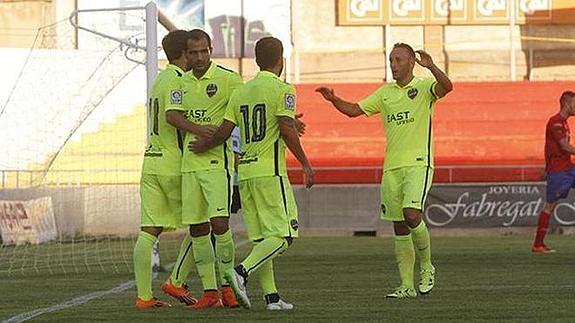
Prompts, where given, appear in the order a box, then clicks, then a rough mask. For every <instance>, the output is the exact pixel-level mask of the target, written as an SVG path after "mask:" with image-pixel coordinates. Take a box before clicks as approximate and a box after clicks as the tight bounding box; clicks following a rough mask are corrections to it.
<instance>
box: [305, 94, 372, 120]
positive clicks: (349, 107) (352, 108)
mask: <svg viewBox="0 0 575 323" xmlns="http://www.w3.org/2000/svg"><path fill="white" fill-rule="evenodd" d="M315 91H316V92H319V93H320V94H321V95H322V96H323V98H324V99H325V100H326V101H329V102H331V104H332V105H333V106H334V107H335V108H336V109H337V110H338V111H339V112H341V113H343V114H345V115H346V116H348V117H350V118H355V117H359V116H360V115H363V114H364V112H363V110H361V108H360V107H359V104H357V103H351V102H348V101H345V100H342V99H341V98H340V97H338V96H336V95H335V93H334V92H333V89H331V88H327V87H318V88H317V89H315Z"/></svg>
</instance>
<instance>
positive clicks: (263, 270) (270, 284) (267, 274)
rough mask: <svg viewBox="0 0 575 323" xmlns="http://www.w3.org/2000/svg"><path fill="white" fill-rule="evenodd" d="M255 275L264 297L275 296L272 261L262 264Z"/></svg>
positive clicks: (275, 288) (276, 290)
mask: <svg viewBox="0 0 575 323" xmlns="http://www.w3.org/2000/svg"><path fill="white" fill-rule="evenodd" d="M257 275H258V280H259V282H260V286H261V287H262V290H263V292H264V295H270V294H277V292H278V289H277V287H276V280H275V277H274V262H273V260H270V261H267V262H265V263H263V264H262V265H261V266H260V268H258V271H257Z"/></svg>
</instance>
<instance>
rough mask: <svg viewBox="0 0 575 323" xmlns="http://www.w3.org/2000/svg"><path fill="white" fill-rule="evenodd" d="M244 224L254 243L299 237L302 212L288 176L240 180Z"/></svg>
mask: <svg viewBox="0 0 575 323" xmlns="http://www.w3.org/2000/svg"><path fill="white" fill-rule="evenodd" d="M239 186H240V199H241V201H242V214H243V219H244V225H245V227H246V231H247V234H248V238H249V239H250V240H252V241H253V240H260V239H265V238H268V237H292V238H297V237H298V228H299V223H298V213H297V205H296V203H295V198H294V195H293V189H292V187H291V185H290V183H289V180H288V178H287V177H281V176H267V177H256V178H250V179H247V180H244V181H240V183H239Z"/></svg>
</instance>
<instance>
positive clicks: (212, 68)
mask: <svg viewBox="0 0 575 323" xmlns="http://www.w3.org/2000/svg"><path fill="white" fill-rule="evenodd" d="M217 67H218V64H216V63H214V62H213V61H210V67H208V70H207V71H206V73H204V75H202V77H200V78H199V79H198V78H196V76H195V75H194V72H193V71H192V70H190V71H189V72H188V73H189V74H190V76H191V77H192V78H194V79H196V80H203V79H211V78H212V77H213V76H214V72H215V71H216V68H217Z"/></svg>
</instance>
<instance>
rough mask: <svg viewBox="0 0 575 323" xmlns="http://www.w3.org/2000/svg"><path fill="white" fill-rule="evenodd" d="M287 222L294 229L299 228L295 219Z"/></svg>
mask: <svg viewBox="0 0 575 323" xmlns="http://www.w3.org/2000/svg"><path fill="white" fill-rule="evenodd" d="M289 224H290V225H291V227H292V229H294V230H295V231H297V229H298V228H299V223H297V220H296V219H293V220H291V221H290V223H289Z"/></svg>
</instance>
